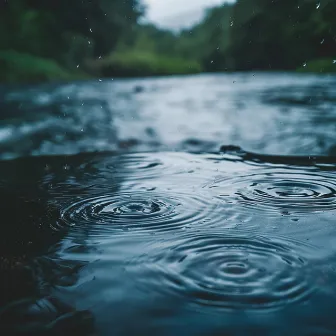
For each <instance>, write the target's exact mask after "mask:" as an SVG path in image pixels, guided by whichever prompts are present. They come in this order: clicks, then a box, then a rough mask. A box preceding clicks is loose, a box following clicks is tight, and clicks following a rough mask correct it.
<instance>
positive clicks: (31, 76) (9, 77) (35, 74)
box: [0, 50, 87, 83]
mask: <svg viewBox="0 0 336 336" xmlns="http://www.w3.org/2000/svg"><path fill="white" fill-rule="evenodd" d="M85 78H87V76H86V75H85V74H83V73H81V72H74V71H69V70H67V69H65V68H63V67H61V66H60V65H59V64H57V63H56V62H55V61H54V60H51V59H45V58H41V57H37V56H33V55H30V54H26V53H20V52H17V51H14V50H5V51H0V82H5V83H20V82H46V81H54V80H57V81H58V80H60V81H69V80H74V79H85Z"/></svg>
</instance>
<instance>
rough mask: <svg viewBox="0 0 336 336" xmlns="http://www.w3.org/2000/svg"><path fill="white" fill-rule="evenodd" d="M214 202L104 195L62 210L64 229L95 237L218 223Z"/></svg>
mask: <svg viewBox="0 0 336 336" xmlns="http://www.w3.org/2000/svg"><path fill="white" fill-rule="evenodd" d="M217 210H218V202H216V200H215V201H214V200H213V199H212V198H211V197H208V198H207V197H206V196H205V195H203V194H197V195H196V194H192V193H190V194H188V193H178V194H174V195H170V194H169V193H167V192H164V193H163V195H160V194H154V193H152V192H143V191H134V192H133V193H132V192H128V193H125V192H116V193H113V194H112V193H111V194H105V195H101V196H96V197H92V198H88V199H84V200H81V201H79V202H75V203H73V204H71V205H70V206H68V207H66V208H64V209H63V210H62V213H61V218H62V220H63V222H64V223H65V225H68V226H71V227H77V228H82V227H83V226H85V227H87V228H88V229H89V230H90V231H91V232H94V231H95V233H96V235H98V236H102V235H105V234H107V235H109V234H110V233H111V232H113V233H116V232H123V231H131V232H138V233H146V232H147V233H151V234H156V233H160V232H167V231H171V230H177V229H188V228H189V227H195V226H198V225H202V224H207V225H208V223H210V222H211V221H212V220H218V217H217V215H218V213H217Z"/></svg>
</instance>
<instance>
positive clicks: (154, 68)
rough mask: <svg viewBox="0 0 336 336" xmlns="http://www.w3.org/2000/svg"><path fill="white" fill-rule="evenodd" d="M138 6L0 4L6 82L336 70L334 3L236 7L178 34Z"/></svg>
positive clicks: (243, 2)
mask: <svg viewBox="0 0 336 336" xmlns="http://www.w3.org/2000/svg"><path fill="white" fill-rule="evenodd" d="M145 11H146V8H145V6H144V5H143V3H142V2H141V0H127V1H124V0H91V1H82V0H71V1H69V0H58V1H45V0H7V1H1V2H0V81H1V82H18V81H46V80H71V79H83V78H90V77H126V76H152V75H169V74H186V73H199V72H221V71H254V70H265V71H277V70H279V71H283V70H295V71H296V70H297V71H312V72H335V71H336V19H335V18H336V16H335V13H336V0H324V1H323V0H321V1H320V2H319V1H316V0H272V1H271V0H237V1H236V3H234V4H223V5H222V6H218V7H214V8H209V9H208V10H207V12H206V14H205V16H204V18H203V20H202V21H201V22H199V23H198V24H196V25H194V26H193V27H191V28H190V29H185V30H182V31H179V32H173V31H169V30H164V29H159V28H158V27H156V26H154V25H153V24H148V23H143V20H141V19H142V18H143V17H144V15H145Z"/></svg>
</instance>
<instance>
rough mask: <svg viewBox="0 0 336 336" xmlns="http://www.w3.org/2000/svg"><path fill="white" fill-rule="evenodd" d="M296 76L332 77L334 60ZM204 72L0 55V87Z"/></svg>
mask: <svg viewBox="0 0 336 336" xmlns="http://www.w3.org/2000/svg"><path fill="white" fill-rule="evenodd" d="M296 71H297V72H300V73H317V74H318V73H336V60H333V59H319V60H314V61H310V62H307V63H305V64H304V65H302V66H301V67H300V68H298V69H297V70H296ZM202 72H205V71H204V70H203V69H202V66H201V65H200V64H199V63H198V62H196V61H193V60H186V59H182V58H177V57H167V56H164V55H156V54H154V53H149V52H135V51H129V52H125V53H121V52H118V53H114V54H111V55H110V56H107V57H105V58H99V59H96V60H89V61H86V62H85V63H83V64H81V65H78V69H67V68H66V67H64V66H62V65H59V64H58V63H57V62H56V61H55V60H52V59H46V58H41V57H38V56H34V55H30V54H27V53H19V52H16V51H13V50H6V51H0V83H9V84H14V83H40V82H51V81H72V80H85V79H90V78H110V77H117V78H124V77H149V76H168V75H187V74H196V73H202Z"/></svg>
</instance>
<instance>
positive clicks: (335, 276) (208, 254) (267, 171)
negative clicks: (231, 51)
mask: <svg viewBox="0 0 336 336" xmlns="http://www.w3.org/2000/svg"><path fill="white" fill-rule="evenodd" d="M233 81H234V83H233ZM334 83H335V79H334V78H333V77H313V76H298V77H295V76H292V75H272V74H271V75H256V76H254V75H253V74H251V75H221V76H199V77H198V76H196V77H186V78H180V79H178V78H170V79H148V80H141V81H139V80H138V81H128V80H127V81H105V82H102V84H101V85H100V84H99V85H98V84H97V83H78V84H68V85H63V86H42V87H38V88H11V90H9V89H3V92H2V94H3V102H2V104H3V105H2V106H3V109H2V113H3V120H2V125H1V128H0V135H1V136H0V138H1V139H0V142H1V145H2V148H3V150H2V158H3V159H7V160H2V161H1V162H0V186H1V188H0V190H1V192H2V194H1V203H0V209H1V213H2V219H3V221H2V223H3V226H2V234H1V237H0V243H1V244H0V251H1V255H0V274H1V279H0V330H1V331H2V332H3V333H4V334H13V335H21V334H23V335H35V334H36V333H37V332H40V333H41V334H43V335H51V334H52V335H54V334H55V335H58V334H64V335H73V334H80V335H111V334H113V335H149V334H153V335H247V334H248V335H252V334H253V335H335V334H336V322H335V319H334V316H333V312H334V311H335V309H336V292H335V281H336V228H335V218H336V182H335V181H336V157H335V156H333V155H332V154H333V150H334V149H333V146H334V145H335V143H334V142H333V141H334V139H335V124H334V123H333V122H332V121H333V120H335V117H336V114H335V113H336V109H335V105H334V103H335V101H336V92H335V90H334V86H333V84H334ZM137 85H141V86H143V90H142V91H141V92H140V93H139V92H136V91H139V90H134V88H135V87H136V86H137ZM181 88H183V90H182V89H181ZM67 97H69V98H67ZM241 145H243V146H244V147H238V146H241ZM242 148H244V149H242ZM246 150H253V151H257V152H258V154H256V153H253V152H249V151H246ZM90 151H96V152H95V153H91V154H90V153H88V152H90ZM103 151H105V152H103ZM81 152H83V153H81ZM44 154H54V156H43V155H44ZM56 154H57V155H56ZM66 154H71V155H66ZM73 154H77V155H73ZM26 155H30V156H33V157H31V158H26V157H23V158H17V159H14V160H8V159H10V158H13V157H21V156H26ZM289 155H290V156H289Z"/></svg>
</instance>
